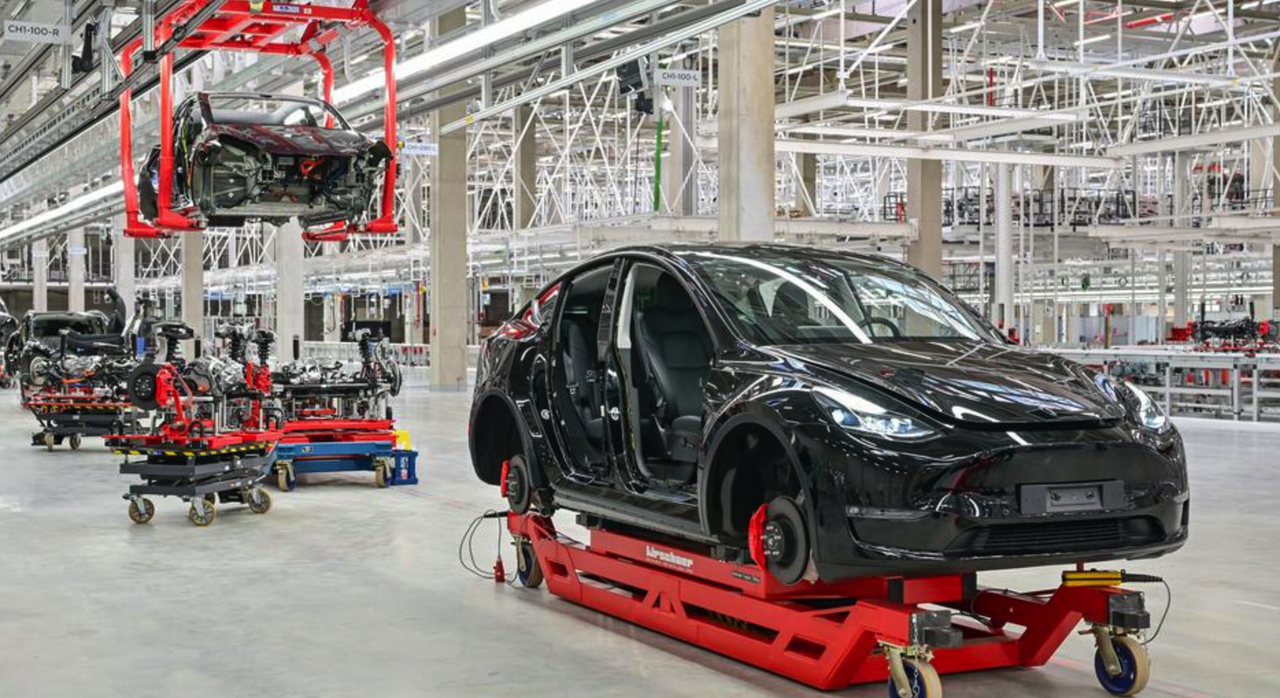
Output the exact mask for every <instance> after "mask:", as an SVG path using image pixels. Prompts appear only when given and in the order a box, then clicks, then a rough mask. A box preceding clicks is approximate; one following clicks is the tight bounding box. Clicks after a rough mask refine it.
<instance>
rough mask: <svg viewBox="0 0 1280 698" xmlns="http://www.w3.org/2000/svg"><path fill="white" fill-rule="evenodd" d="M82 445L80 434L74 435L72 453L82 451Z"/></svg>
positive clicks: (71, 442)
mask: <svg viewBox="0 0 1280 698" xmlns="http://www.w3.org/2000/svg"><path fill="white" fill-rule="evenodd" d="M81 443H82V441H81V439H80V435H79V434H72V435H71V440H70V444H71V450H72V451H79V450H80V444H81Z"/></svg>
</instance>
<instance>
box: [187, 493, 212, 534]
mask: <svg viewBox="0 0 1280 698" xmlns="http://www.w3.org/2000/svg"><path fill="white" fill-rule="evenodd" d="M216 518H218V507H217V506H216V505H215V504H214V503H213V502H211V501H209V500H207V499H193V500H191V508H190V509H188V510H187V520H188V521H190V522H191V523H193V524H195V525H197V526H199V527H201V528H203V527H205V526H208V525H209V524H211V523H213V520H214V519H216Z"/></svg>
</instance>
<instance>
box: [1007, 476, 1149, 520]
mask: <svg viewBox="0 0 1280 698" xmlns="http://www.w3.org/2000/svg"><path fill="white" fill-rule="evenodd" d="M1123 499H1124V483H1122V482H1120V481H1118V480H1117V481H1112V482H1092V483H1079V484H1072V485H1023V486H1022V496H1021V502H1020V505H1021V506H1020V508H1021V509H1022V513H1023V514H1063V513H1070V512H1078V511H1103V510H1106V509H1115V508H1118V507H1119V506H1122V505H1123Z"/></svg>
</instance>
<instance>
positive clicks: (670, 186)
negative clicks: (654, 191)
mask: <svg viewBox="0 0 1280 698" xmlns="http://www.w3.org/2000/svg"><path fill="white" fill-rule="evenodd" d="M694 92H695V89H694V88H692V87H677V88H674V89H672V90H671V91H670V93H669V94H670V99H671V112H670V113H669V114H667V115H666V122H667V123H666V127H667V128H666V135H665V138H666V145H667V152H666V157H665V158H664V159H663V161H662V207H661V210H662V211H663V212H666V213H669V214H671V215H673V216H692V215H694V214H695V213H697V209H698V173H697V171H696V169H695V168H696V166H697V165H696V164H695V163H696V154H695V151H694V149H693V143H694V138H696V137H697V133H698V104H697V101H696V100H695V99H694Z"/></svg>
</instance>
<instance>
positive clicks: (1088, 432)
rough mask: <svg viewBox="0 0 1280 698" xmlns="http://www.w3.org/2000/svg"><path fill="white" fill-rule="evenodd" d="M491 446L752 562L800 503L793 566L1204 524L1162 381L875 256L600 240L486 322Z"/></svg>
mask: <svg viewBox="0 0 1280 698" xmlns="http://www.w3.org/2000/svg"><path fill="white" fill-rule="evenodd" d="M470 443H471V454H472V460H473V464H474V466H475V470H476V474H477V475H478V476H479V477H480V479H481V480H483V481H485V482H487V483H490V484H498V483H499V481H500V480H501V479H502V478H503V477H504V471H505V470H506V469H507V468H509V467H511V466H512V465H513V464H517V465H518V466H519V468H520V469H521V470H527V473H528V475H527V476H528V478H529V479H530V480H531V483H530V491H531V492H533V493H534V494H533V496H531V497H530V500H531V502H532V504H531V506H535V507H541V508H543V509H544V510H551V509H553V508H555V507H563V508H566V509H570V510H575V511H578V512H582V513H585V514H587V515H589V516H590V517H592V519H593V520H595V521H599V522H607V524H608V525H615V526H624V527H636V528H641V529H645V530H648V531H651V532H658V533H661V534H664V535H670V536H676V537H679V538H681V539H684V540H686V541H689V542H692V543H697V544H707V545H709V546H711V549H712V550H719V551H723V552H724V554H725V555H728V556H733V555H738V556H739V557H741V556H742V555H743V554H744V552H743V551H744V550H745V549H747V548H748V547H749V546H753V545H756V544H757V542H756V541H753V540H752V536H751V535H750V529H751V528H752V523H753V521H752V519H753V516H756V515H757V513H758V512H762V511H767V512H773V511H774V508H775V504H778V505H786V506H778V510H779V511H781V510H783V509H786V508H788V507H790V508H792V509H794V510H795V516H796V517H798V518H797V520H798V521H799V524H798V526H799V529H800V532H799V535H800V538H801V541H802V543H803V545H804V546H805V547H804V550H803V552H802V558H801V559H799V560H793V561H791V563H788V564H782V562H779V561H777V560H775V559H774V558H773V557H770V556H771V555H774V554H776V553H777V551H776V550H772V549H770V550H767V551H766V555H765V557H769V566H770V569H771V570H774V571H775V573H776V574H778V576H779V578H784V581H788V582H790V581H797V580H798V579H800V578H802V577H804V578H810V579H812V578H815V577H816V578H820V579H822V580H827V581H831V580H838V579H844V578H851V577H858V576H865V575H873V574H874V575H881V574H885V575H924V574H943V573H952V572H958V571H977V570H983V569H995V568H1011V567H1027V566H1034V565H1041V564H1053V563H1067V562H1077V561H1098V560H1104V559H1122V558H1145V557H1154V556H1158V555H1162V554H1164V553H1168V552H1170V551H1172V550H1175V549H1177V548H1178V547H1180V546H1181V545H1182V544H1183V543H1184V542H1185V540H1186V535H1187V515H1188V509H1189V490H1188V484H1187V476H1186V465H1185V460H1184V456H1183V447H1182V442H1181V439H1180V437H1179V435H1178V433H1177V431H1176V430H1175V429H1174V427H1173V426H1172V424H1170V423H1169V422H1168V421H1167V420H1166V419H1165V418H1164V416H1163V415H1162V414H1161V413H1160V411H1159V409H1158V408H1157V407H1156V406H1155V404H1154V403H1153V402H1152V401H1151V400H1150V398H1148V397H1147V396H1146V395H1145V394H1143V393H1142V392H1141V391H1140V390H1138V389H1137V388H1136V387H1134V386H1130V385H1127V384H1121V385H1115V384H1112V383H1111V382H1110V381H1109V380H1108V379H1106V378H1105V377H1102V376H1098V375H1095V374H1093V373H1092V372H1090V371H1089V370H1087V369H1085V368H1083V367H1081V366H1078V365H1076V364H1073V363H1071V362H1069V361H1066V360H1064V359H1062V358H1059V357H1057V356H1054V355H1051V354H1046V353H1039V352H1034V351H1029V350H1026V349H1023V348H1021V347H1018V346H1015V345H1012V344H1009V343H1008V342H1007V340H1005V339H1004V338H1003V337H1002V336H1001V335H1000V334H999V333H998V332H997V331H996V330H994V329H993V328H991V327H990V326H989V325H988V324H987V323H985V322H984V321H983V320H982V319H981V318H979V317H978V316H977V315H976V314H975V313H973V312H972V311H971V310H970V309H969V308H968V307H967V306H965V304H964V303H962V302H960V301H959V300H958V299H956V298H955V297H954V296H953V295H951V294H950V293H949V292H948V291H947V290H945V289H943V288H942V287H941V286H939V285H938V284H937V283H935V282H933V281H932V280H930V279H928V278H927V277H926V276H925V275H923V274H922V273H920V272H918V271H917V270H915V269H914V268H912V267H909V266H907V265H904V264H901V263H898V262H895V261H891V260H888V259H884V258H881V257H877V256H868V255H857V254H848V253H840V252H833V251H827V250H815V249H807V248H798V247H789V246H777V245H755V246H723V245H720V246H710V245H707V246H675V245H673V246H655V247H641V248H631V249H624V250H620V251H616V252H613V253H610V254H607V255H604V256H602V257H599V258H597V259H594V260H591V261H589V262H587V263H585V264H583V265H581V266H579V267H578V268H576V269H574V270H573V271H570V272H569V273H567V274H565V275H564V276H563V277H561V278H560V279H559V280H558V281H556V282H555V283H553V284H551V285H550V286H548V287H547V288H546V289H544V290H543V291H542V292H541V294H540V295H539V296H538V297H537V298H536V299H535V300H533V301H531V302H530V303H529V304H527V305H526V306H525V307H524V308H522V309H521V310H520V311H519V312H518V313H517V315H516V316H515V318H514V319H513V320H511V321H510V322H509V323H508V324H507V325H506V326H504V327H503V328H502V330H501V331H499V332H498V333H496V334H495V335H493V336H492V337H490V338H489V339H488V340H487V341H486V342H485V344H484V346H483V347H482V350H481V353H480V362H479V369H478V376H477V385H476V392H475V398H474V403H473V407H472V412H471V418H470ZM765 505H767V510H766V509H764V508H763V507H765ZM769 515H770V516H772V514H771V513H770V514H769ZM772 521H773V519H769V522H770V523H769V524H768V525H767V526H766V530H765V535H764V536H763V537H764V538H765V539H766V540H769V533H770V532H776V530H774V529H773V528H770V526H772ZM757 537H760V536H757ZM752 553H753V555H752V556H753V557H756V559H757V561H760V558H759V557H758V556H757V555H756V554H755V553H756V551H755V550H753V551H752ZM784 562H785V561H784ZM775 563H777V564H775ZM775 567H778V569H774V568H775ZM782 568H788V569H782Z"/></svg>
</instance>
